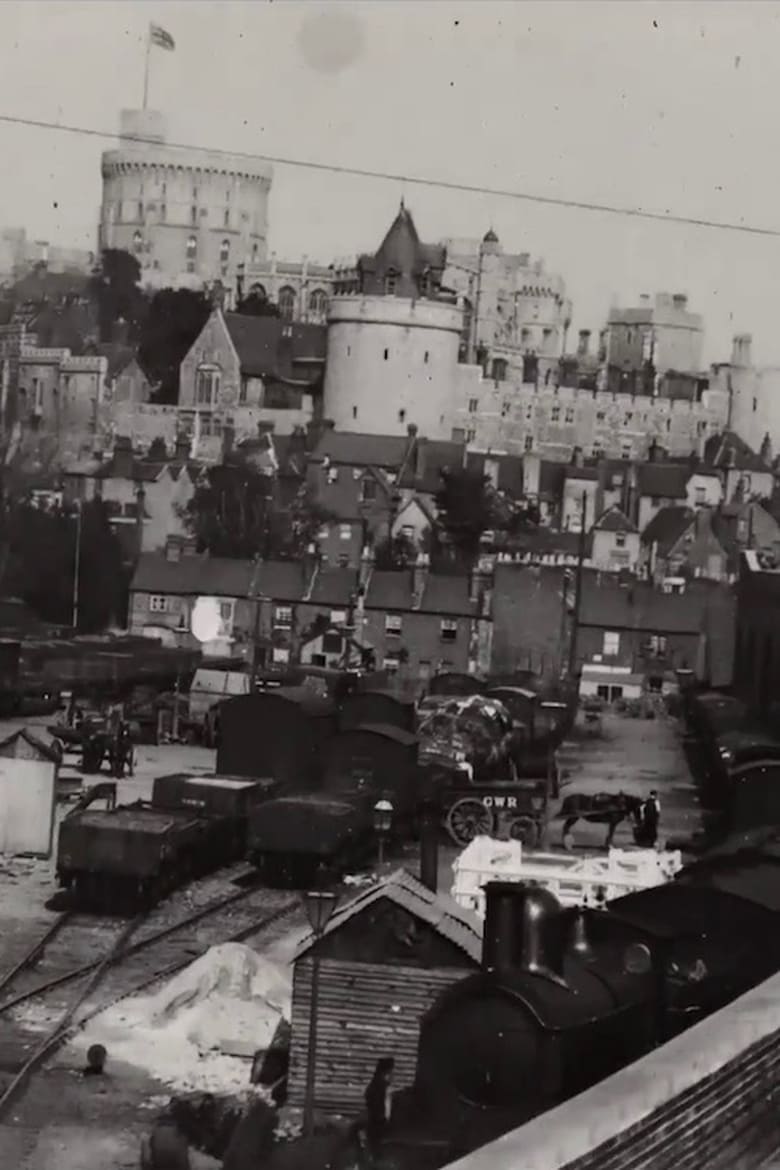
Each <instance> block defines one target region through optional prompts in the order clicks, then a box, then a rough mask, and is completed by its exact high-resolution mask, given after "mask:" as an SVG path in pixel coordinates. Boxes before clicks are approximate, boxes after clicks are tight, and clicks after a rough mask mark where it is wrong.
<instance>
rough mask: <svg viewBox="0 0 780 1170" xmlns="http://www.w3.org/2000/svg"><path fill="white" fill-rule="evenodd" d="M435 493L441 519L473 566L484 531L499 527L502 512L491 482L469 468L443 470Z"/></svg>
mask: <svg viewBox="0 0 780 1170" xmlns="http://www.w3.org/2000/svg"><path fill="white" fill-rule="evenodd" d="M441 481H442V486H441V487H440V488H439V491H438V492H437V493H436V507H437V509H438V513H439V519H440V521H441V523H442V524H443V526H444V529H445V531H446V533H447V535H448V536H449V539H450V542H451V543H452V545H453V547H454V548H455V550H456V552H457V553H458V554H459V555H460V556H461V558H462V559H463V561H464V562H465V563H466V564H468V565H472V564H473V563H474V562H475V561H476V559H477V556H478V554H479V546H480V538H481V536H482V534H483V532H487V530H488V529H491V528H494V527H496V526H498V525H499V524H500V521H501V509H500V507H499V501H498V498H497V495H496V492H495V489H494V488H493V486H492V484H491V483H490V480H489V479H488V477H487V476H486V475H483V474H482V472H480V471H477V470H474V469H472V468H469V467H463V468H458V469H456V470H454V471H442V473H441Z"/></svg>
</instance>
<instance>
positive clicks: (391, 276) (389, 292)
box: [385, 268, 398, 297]
mask: <svg viewBox="0 0 780 1170" xmlns="http://www.w3.org/2000/svg"><path fill="white" fill-rule="evenodd" d="M397 287H398V273H397V272H396V271H395V269H394V268H391V269H389V271H388V272H387V274H386V275H385V296H387V297H394V296H395V290H396V288H397Z"/></svg>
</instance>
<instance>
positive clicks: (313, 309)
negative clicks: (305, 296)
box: [309, 288, 328, 321]
mask: <svg viewBox="0 0 780 1170" xmlns="http://www.w3.org/2000/svg"><path fill="white" fill-rule="evenodd" d="M327 311H328V297H327V294H326V293H325V292H324V291H323V290H322V289H321V288H315V290H314V292H313V293H312V294H311V296H310V297H309V313H310V314H311V316H312V317H315V318H317V320H319V321H323V320H324V319H325V314H326V313H327Z"/></svg>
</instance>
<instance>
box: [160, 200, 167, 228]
mask: <svg viewBox="0 0 780 1170" xmlns="http://www.w3.org/2000/svg"><path fill="white" fill-rule="evenodd" d="M167 212H168V208H167V207H166V206H165V204H164V203H161V204H160V219H161V220H162V222H163V223H164V222H165V217H166V214H167Z"/></svg>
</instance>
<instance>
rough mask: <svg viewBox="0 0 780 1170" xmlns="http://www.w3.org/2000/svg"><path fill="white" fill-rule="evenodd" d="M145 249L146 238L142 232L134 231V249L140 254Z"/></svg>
mask: <svg viewBox="0 0 780 1170" xmlns="http://www.w3.org/2000/svg"><path fill="white" fill-rule="evenodd" d="M143 250H144V238H143V236H142V235H141V233H140V232H134V233H133V251H134V252H135V254H136V256H139V255H140V254H141V252H143Z"/></svg>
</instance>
